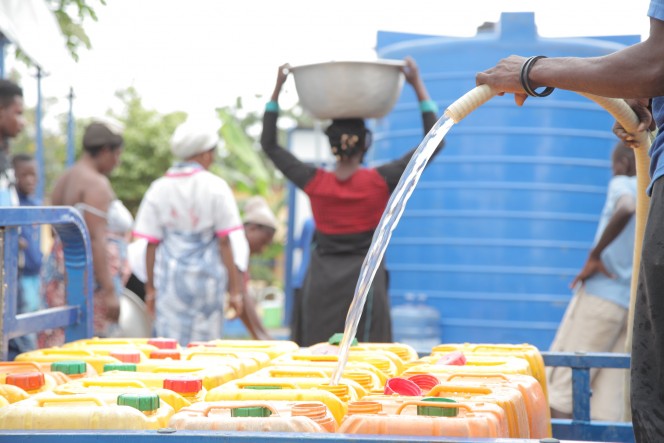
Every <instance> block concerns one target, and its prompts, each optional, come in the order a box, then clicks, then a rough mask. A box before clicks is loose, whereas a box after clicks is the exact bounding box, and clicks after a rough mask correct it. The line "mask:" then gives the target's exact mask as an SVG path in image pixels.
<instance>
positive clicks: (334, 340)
mask: <svg viewBox="0 0 664 443" xmlns="http://www.w3.org/2000/svg"><path fill="white" fill-rule="evenodd" d="M343 338H344V333H343V332H337V333H335V334H332V337H330V338H329V339H328V340H327V342H328V343H329V344H331V345H336V346H339V345H340V344H341V340H343ZM358 344H359V342H358V341H357V338H355V337H353V341H352V342H351V344H350V345H351V346H357V345H358Z"/></svg>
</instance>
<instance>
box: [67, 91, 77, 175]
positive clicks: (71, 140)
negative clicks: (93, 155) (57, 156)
mask: <svg viewBox="0 0 664 443" xmlns="http://www.w3.org/2000/svg"><path fill="white" fill-rule="evenodd" d="M67 99H68V100H69V112H68V114H67V167H69V166H71V165H73V164H74V161H75V160H76V145H75V131H74V125H75V124H76V121H75V120H74V88H69V95H68V96H67Z"/></svg>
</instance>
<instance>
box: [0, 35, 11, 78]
mask: <svg viewBox="0 0 664 443" xmlns="http://www.w3.org/2000/svg"><path fill="white" fill-rule="evenodd" d="M7 44H9V40H8V39H7V37H5V36H4V34H2V33H0V78H5V52H6V51H5V49H6V48H7Z"/></svg>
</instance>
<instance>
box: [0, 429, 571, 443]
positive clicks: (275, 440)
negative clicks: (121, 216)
mask: <svg viewBox="0 0 664 443" xmlns="http://www.w3.org/2000/svg"><path fill="white" fill-rule="evenodd" d="M166 440H168V441H177V442H192V443H196V442H205V443H207V442H215V443H236V442H238V443H239V442H242V443H244V442H247V443H249V442H251V443H254V442H256V443H296V442H327V443H348V442H351V443H375V442H390V443H411V442H412V443H418V442H441V443H480V442H481V443H508V442H509V443H540V442H541V440H531V439H521V438H515V439H492V438H491V439H486V438H483V439H476V438H473V439H470V438H469V439H466V438H454V437H414V436H413V437H411V436H387V435H352V434H299V433H271V432H263V433H254V432H221V431H214V432H207V431H201V432H193V431H178V432H173V433H167V432H164V431H162V432H161V433H160V432H159V431H143V432H104V431H95V432H94V433H93V432H69V431H64V432H63V431H57V432H39V433H23V432H12V431H0V443H5V442H8V443H9V442H11V443H65V442H66V443H117V442H118V441H123V442H131V443H163V442H164V441H166ZM561 443H563V442H561Z"/></svg>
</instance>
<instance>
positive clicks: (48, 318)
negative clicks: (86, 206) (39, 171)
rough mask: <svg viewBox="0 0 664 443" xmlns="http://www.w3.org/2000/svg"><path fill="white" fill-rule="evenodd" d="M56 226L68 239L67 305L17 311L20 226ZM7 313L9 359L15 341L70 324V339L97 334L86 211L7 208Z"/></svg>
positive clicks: (1, 218)
mask: <svg viewBox="0 0 664 443" xmlns="http://www.w3.org/2000/svg"><path fill="white" fill-rule="evenodd" d="M34 224H50V225H52V227H53V228H54V229H55V230H56V232H57V233H58V235H59V237H60V239H61V240H62V243H63V249H64V257H65V272H66V274H67V281H66V284H67V286H66V289H65V290H66V294H67V305H66V306H62V307H58V308H50V309H45V310H42V311H38V312H31V313H26V314H20V315H17V314H16V290H17V285H18V230H19V228H20V227H21V226H24V225H34ZM0 227H1V229H2V234H3V245H4V252H3V259H4V264H3V272H4V283H5V287H4V294H3V295H4V311H3V316H2V359H3V360H6V359H7V350H8V344H9V339H10V338H14V337H20V336H22V335H25V334H28V333H32V332H37V331H41V330H44V329H52V328H58V327H66V329H65V339H66V340H67V341H72V340H78V339H83V338H87V337H91V336H92V332H93V328H92V302H93V290H94V286H93V270H92V260H91V257H92V254H91V249H90V237H89V235H88V232H87V228H86V226H85V222H84V221H83V219H82V218H81V215H80V214H79V213H78V212H77V211H76V210H75V209H73V208H68V207H57V208H56V207H33V208H2V210H0Z"/></svg>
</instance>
